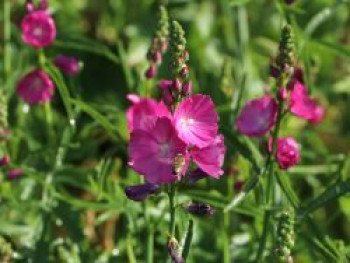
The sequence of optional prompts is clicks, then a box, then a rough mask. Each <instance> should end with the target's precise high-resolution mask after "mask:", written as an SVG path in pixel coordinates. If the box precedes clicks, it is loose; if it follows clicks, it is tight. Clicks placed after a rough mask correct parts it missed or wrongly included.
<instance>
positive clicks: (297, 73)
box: [293, 67, 304, 83]
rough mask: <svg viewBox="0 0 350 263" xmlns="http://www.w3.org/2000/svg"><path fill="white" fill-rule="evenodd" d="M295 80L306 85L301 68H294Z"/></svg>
mask: <svg viewBox="0 0 350 263" xmlns="http://www.w3.org/2000/svg"><path fill="white" fill-rule="evenodd" d="M293 78H294V79H296V80H298V81H299V82H301V83H304V72H303V70H302V69H301V68H299V67H298V68H294V75H293Z"/></svg>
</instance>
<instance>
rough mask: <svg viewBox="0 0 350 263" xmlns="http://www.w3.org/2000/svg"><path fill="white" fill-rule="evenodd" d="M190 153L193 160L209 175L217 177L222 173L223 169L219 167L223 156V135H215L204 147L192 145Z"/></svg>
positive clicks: (222, 161)
mask: <svg viewBox="0 0 350 263" xmlns="http://www.w3.org/2000/svg"><path fill="white" fill-rule="evenodd" d="M191 154H192V158H193V161H194V162H195V163H196V164H197V165H198V167H199V168H200V169H201V170H202V171H203V172H205V173H206V174H208V175H209V176H211V177H214V178H216V179H218V178H220V176H221V175H223V173H224V171H223V170H222V169H221V168H222V165H223V163H224V157H225V144H224V136H222V135H218V136H216V138H215V139H214V141H213V142H212V143H211V144H210V145H208V146H207V147H205V148H201V149H200V148H198V147H193V149H192V150H191Z"/></svg>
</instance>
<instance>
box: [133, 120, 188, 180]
mask: <svg viewBox="0 0 350 263" xmlns="http://www.w3.org/2000/svg"><path fill="white" fill-rule="evenodd" d="M130 138H131V139H130V144H129V149H128V152H129V157H130V160H131V163H132V168H133V169H134V170H135V171H136V172H138V173H140V174H141V175H143V176H144V177H145V178H146V180H147V181H148V182H150V183H170V182H174V181H176V180H177V179H178V178H177V177H176V175H175V173H174V165H173V163H174V160H175V157H177V156H179V155H182V156H186V144H185V143H184V142H183V141H181V139H180V138H179V137H178V135H177V132H176V130H175V128H174V126H173V124H172V122H171V120H170V119H169V118H167V117H160V118H158V119H157V120H156V122H155V125H154V128H153V129H152V130H151V131H147V130H140V129H138V130H134V131H133V132H132V133H131V136H130ZM184 172H185V171H184ZM180 175H182V174H180Z"/></svg>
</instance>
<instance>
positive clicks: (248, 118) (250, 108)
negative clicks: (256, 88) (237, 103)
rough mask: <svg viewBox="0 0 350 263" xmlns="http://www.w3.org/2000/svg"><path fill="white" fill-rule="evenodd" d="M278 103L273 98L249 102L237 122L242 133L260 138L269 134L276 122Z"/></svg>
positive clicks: (267, 97) (268, 97) (262, 98)
mask: <svg viewBox="0 0 350 263" xmlns="http://www.w3.org/2000/svg"><path fill="white" fill-rule="evenodd" d="M276 117H277V102H276V101H275V99H274V98H273V97H272V96H264V97H261V98H258V99H254V100H251V101H248V102H247V104H246V105H245V106H244V108H243V110H242V111H241V113H240V115H239V116H238V118H237V120H236V126H237V129H238V130H239V132H240V133H243V134H245V135H247V136H251V137H260V136H263V135H265V134H266V133H267V132H269V131H270V130H271V128H272V126H273V125H274V124H275V122H276Z"/></svg>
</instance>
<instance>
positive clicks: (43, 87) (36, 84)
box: [17, 69, 55, 104]
mask: <svg viewBox="0 0 350 263" xmlns="http://www.w3.org/2000/svg"><path fill="white" fill-rule="evenodd" d="M54 89H55V86H54V84H53V82H52V80H51V79H50V77H49V76H48V75H47V74H46V73H45V71H43V70H42V69H35V70H34V71H32V72H30V73H28V74H27V75H25V76H24V77H23V78H22V79H21V80H20V81H19V82H18V84H17V93H18V96H20V97H21V98H22V99H23V100H24V101H25V102H27V103H29V104H38V103H44V102H47V101H50V100H51V98H52V96H53V92H54Z"/></svg>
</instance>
